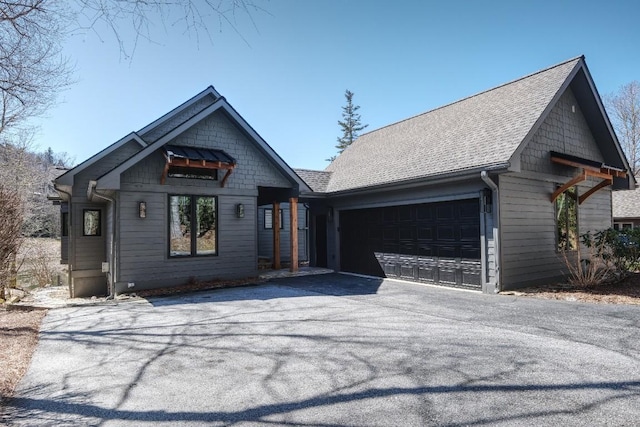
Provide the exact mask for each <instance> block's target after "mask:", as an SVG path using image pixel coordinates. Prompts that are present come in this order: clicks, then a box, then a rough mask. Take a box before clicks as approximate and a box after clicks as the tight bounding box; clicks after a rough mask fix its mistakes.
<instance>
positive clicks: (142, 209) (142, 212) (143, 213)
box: [138, 202, 147, 218]
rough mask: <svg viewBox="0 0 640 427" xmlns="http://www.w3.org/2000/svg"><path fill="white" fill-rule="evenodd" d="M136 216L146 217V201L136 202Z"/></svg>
mask: <svg viewBox="0 0 640 427" xmlns="http://www.w3.org/2000/svg"><path fill="white" fill-rule="evenodd" d="M138 216H139V217H140V218H146V217H147V203H146V202H140V203H138Z"/></svg>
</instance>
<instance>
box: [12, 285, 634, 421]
mask: <svg viewBox="0 0 640 427" xmlns="http://www.w3.org/2000/svg"><path fill="white" fill-rule="evenodd" d="M639 324H640V309H639V308H638V307H637V306H621V305H618V306H615V305H588V304H582V303H571V302H558V301H545V300H537V299H531V298H518V297H513V296H487V295H481V294H477V293H469V292H462V291H455V290H447V289H434V288H431V287H426V286H420V285H413V284H407V283H400V282H395V281H390V280H384V281H382V280H374V279H366V278H359V277H352V276H345V275H337V274H329V275H322V276H313V277H300V278H292V279H279V280H274V281H272V282H271V283H268V284H265V285H261V286H253V287H244V288H236V289H226V290H217V291H209V292H202V293H196V294H191V295H186V296H175V297H165V298H157V299H150V300H148V301H143V302H129V303H120V304H113V305H109V306H90V307H79V308H66V309H56V310H51V311H50V312H49V313H48V314H47V316H46V317H45V320H44V323H43V327H42V332H41V340H40V344H39V345H38V348H37V351H36V354H35V356H34V359H33V361H32V365H31V367H30V369H29V371H28V373H27V375H26V376H25V378H24V379H23V381H22V382H21V383H20V385H19V388H18V390H17V397H16V398H15V399H14V400H13V401H12V402H11V406H10V407H9V409H8V412H7V414H6V415H5V417H4V419H3V420H2V421H4V422H5V423H8V424H9V425H29V426H32V425H56V426H60V425H74V426H75V425H101V426H139V425H166V426H176V425H185V426H186V425H189V426H191V425H243V426H244V425H259V426H271V425H303V426H311V425H313V426H334V425H341V426H412V425H415V426H421V425H446V426H463V425H536V426H538V425H554V426H557V425H565V426H567V425H569V426H572V425H591V426H594V425H629V426H631V425H638V424H637V423H638V420H640V332H639V326H640V325H639Z"/></svg>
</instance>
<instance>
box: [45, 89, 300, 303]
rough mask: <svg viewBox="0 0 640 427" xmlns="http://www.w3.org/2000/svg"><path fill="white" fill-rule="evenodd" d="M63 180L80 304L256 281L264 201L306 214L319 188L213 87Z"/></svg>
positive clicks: (66, 255) (67, 243) (66, 247)
mask: <svg viewBox="0 0 640 427" xmlns="http://www.w3.org/2000/svg"><path fill="white" fill-rule="evenodd" d="M54 185H55V188H56V189H57V190H58V193H59V194H60V196H61V209H62V212H63V214H62V217H63V221H64V223H65V227H63V228H64V230H65V231H66V232H67V233H66V234H67V235H66V236H64V237H63V240H62V242H63V245H62V259H63V261H64V260H66V262H67V263H68V265H69V276H70V278H69V279H70V280H69V283H70V290H71V294H72V295H73V296H76V297H80V296H89V295H104V294H107V293H110V294H114V293H116V292H124V291H137V290H140V289H148V288H153V287H159V286H172V285H178V284H182V283H184V282H186V281H187V280H188V279H190V278H196V279H202V280H211V279H226V278H238V277H255V276H257V269H258V255H259V254H258V247H259V244H258V227H257V224H258V206H260V205H264V204H271V206H273V207H276V209H278V206H279V204H280V203H281V202H287V203H291V206H292V207H295V208H297V206H298V201H297V197H298V195H299V193H300V191H307V192H310V191H311V190H310V188H308V186H307V185H306V184H305V183H304V181H302V180H301V179H300V177H298V175H296V173H295V172H294V171H293V170H292V169H291V168H290V167H289V166H288V165H287V164H286V163H285V162H284V161H283V160H282V158H280V156H278V154H276V153H275V152H274V150H273V149H272V148H271V147H270V146H269V145H268V144H267V143H266V142H265V141H264V140H263V139H262V138H261V137H260V135H259V134H258V133H257V132H256V131H255V130H254V129H253V128H252V127H251V126H250V125H249V124H248V123H247V122H246V121H245V120H244V119H243V118H242V117H241V116H240V115H239V114H238V113H237V112H236V111H235V109H234V108H233V107H232V106H231V105H230V104H229V103H228V102H227V101H226V99H225V98H224V97H222V96H221V95H220V94H219V93H218V92H217V91H216V90H215V89H214V88H213V87H209V88H207V89H206V90H205V91H203V92H201V93H200V94H198V95H196V96H195V97H193V98H192V99H190V100H189V101H187V102H185V103H184V104H182V105H180V106H179V107H177V108H175V109H174V110H172V111H170V112H169V113H167V114H165V115H164V116H162V117H160V118H159V119H157V120H156V121H154V122H153V123H151V124H149V125H148V126H145V127H144V128H142V129H141V130H139V131H138V132H132V133H130V134H129V135H127V136H125V137H124V138H122V139H121V140H119V141H117V142H115V143H114V144H112V145H111V146H109V147H107V148H106V149H104V150H102V151H101V152H99V153H97V154H96V155H94V156H93V157H91V158H89V159H88V160H86V161H84V162H83V163H81V164H79V165H78V166H76V167H75V168H73V169H71V170H69V171H68V172H66V173H65V174H63V175H62V176H60V177H58V178H57V179H56V180H55V181H54ZM290 210H291V211H292V212H293V213H292V215H291V217H292V219H293V218H295V220H291V221H289V224H290V234H291V235H292V236H293V235H297V222H298V221H297V212H295V211H296V209H290ZM67 224H68V227H66V225H67ZM278 234H279V227H275V231H274V235H278ZM278 237H279V236H278ZM290 240H291V243H292V244H297V238H296V239H293V238H292V239H290ZM290 252H291V253H297V252H298V248H297V247H294V246H292V247H291V250H290ZM275 263H277V264H279V263H280V259H276V260H275V261H274V264H275ZM293 263H295V266H296V267H297V260H295V257H294V260H293ZM278 266H279V265H278Z"/></svg>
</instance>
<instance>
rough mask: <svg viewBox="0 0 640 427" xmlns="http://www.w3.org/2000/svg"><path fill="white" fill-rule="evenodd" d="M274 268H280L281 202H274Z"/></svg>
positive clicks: (272, 216)
mask: <svg viewBox="0 0 640 427" xmlns="http://www.w3.org/2000/svg"><path fill="white" fill-rule="evenodd" d="M271 218H272V219H271V221H272V224H273V269H274V270H280V203H279V202H273V214H272V215H271Z"/></svg>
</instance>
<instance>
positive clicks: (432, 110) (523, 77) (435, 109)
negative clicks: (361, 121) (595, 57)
mask: <svg viewBox="0 0 640 427" xmlns="http://www.w3.org/2000/svg"><path fill="white" fill-rule="evenodd" d="M579 59H581V60H584V59H585V58H584V55H580V56H576V57H573V58H571V59H567V60H566V61H563V62H560V63H558V64H555V65H552V66H550V67H547V68H543V69H542V70H538V71H535V72H533V73H530V74H527V75H525V76H522V77H518V78H517V79H514V80H511V81H509V82H506V83H502V84H499V85H498V86H494V87H492V88H489V89H485V90H483V91H481V92H478V93H475V94H473V95H469V96H466V97H464V98H461V99H458V100H456V101H453V102H450V103H448V104H444V105H441V106H439V107H436V108H433V109H431V110H428V111H424V112H422V113H418V114H415V115H413V116H411V117H407V118H405V119H402V120H398V121H397V122H393V123H389V124H387V125H384V126H382V127H379V128H377V129H373V130H371V131H369V132H365V133H363V134H362V135H360V136H359V137H361V136H364V135H368V134H370V133H374V132H377V131H379V130H382V129H385V128H388V127H391V126H395V125H397V124H400V123H403V122H406V121H408V120H412V119H415V118H416V117H420V116H424V115H425V114H429V113H433V112H434V111H438V110H442V109H443V108H446V107H450V106H452V105H455V104H458V103H460V102H463V101H466V100H468V99H471V98H475V97H476V96H480V95H483V94H485V93H488V92H491V91H494V90H496V89H500V88H502V87H505V86H508V85H511V84H514V83H517V82H519V81H521V80H525V79H528V78H530V77H533V76H535V75H537V74H542V73H545V72H547V71H550V70H552V69H554V68H557V67H560V66H562V65H565V64H568V63H569V62H572V61H576V60H579Z"/></svg>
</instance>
